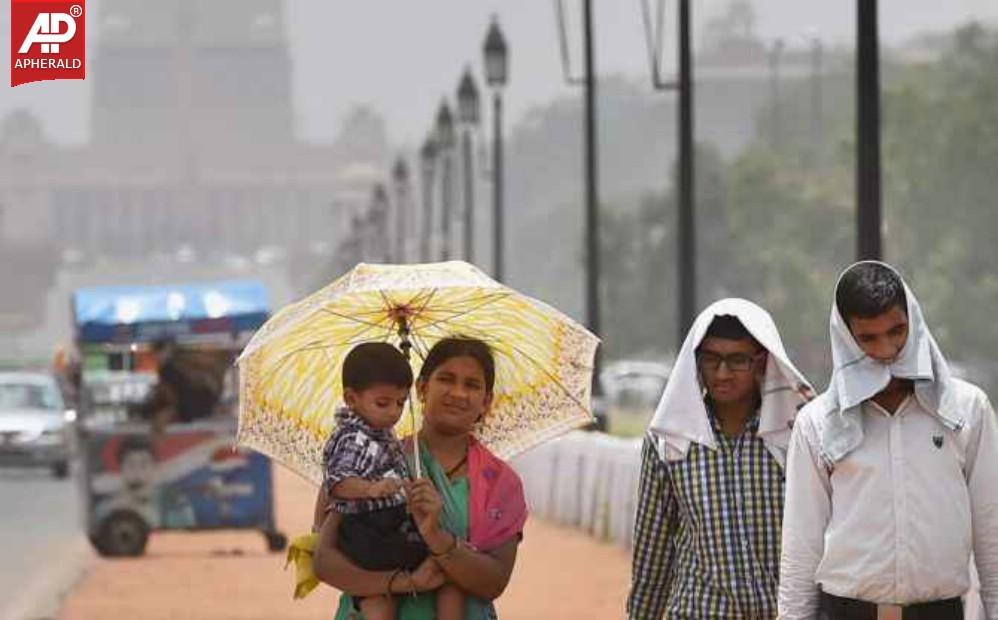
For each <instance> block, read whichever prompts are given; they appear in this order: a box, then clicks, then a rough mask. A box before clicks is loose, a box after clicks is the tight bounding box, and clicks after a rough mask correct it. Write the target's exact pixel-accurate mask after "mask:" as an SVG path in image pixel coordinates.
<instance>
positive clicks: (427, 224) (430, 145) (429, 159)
mask: <svg viewBox="0 0 998 620" xmlns="http://www.w3.org/2000/svg"><path fill="white" fill-rule="evenodd" d="M436 160H437V143H436V141H435V140H434V139H433V135H432V134H431V135H428V136H426V140H425V141H424V142H423V146H422V147H421V148H420V149H419V165H420V168H421V172H422V177H423V178H422V179H421V181H422V183H421V186H422V189H423V213H422V215H423V217H422V221H421V222H420V224H419V260H420V262H423V263H428V262H430V260H431V257H430V241H431V236H432V234H433V177H434V172H435V168H436Z"/></svg>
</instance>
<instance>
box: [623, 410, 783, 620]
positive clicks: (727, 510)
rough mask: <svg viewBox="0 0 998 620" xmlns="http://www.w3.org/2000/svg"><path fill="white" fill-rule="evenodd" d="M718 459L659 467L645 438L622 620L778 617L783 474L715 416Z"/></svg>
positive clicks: (697, 457) (751, 432) (750, 432)
mask: <svg viewBox="0 0 998 620" xmlns="http://www.w3.org/2000/svg"><path fill="white" fill-rule="evenodd" d="M711 424H712V425H713V427H714V434H715V436H716V437H717V443H718V449H717V450H712V449H710V448H708V447H706V446H703V445H701V444H698V443H693V444H691V445H690V448H689V452H688V453H687V455H686V458H685V459H683V460H679V461H674V462H663V461H662V460H661V459H660V458H659V455H658V451H657V450H656V447H655V439H654V438H652V437H651V436H650V435H649V436H646V437H645V441H644V446H643V448H642V455H641V480H640V492H639V498H638V511H637V518H636V520H635V525H634V558H633V576H632V584H631V592H630V595H629V596H628V599H627V612H628V617H629V618H631V620H639V619H640V620H652V619H654V620H659V619H660V618H669V619H678V618H689V619H692V620H707V619H708V618H724V619H730V620H734V619H738V620H758V619H771V618H775V617H776V613H777V610H776V593H777V585H778V583H777V578H778V576H779V567H780V527H781V520H782V515H783V487H784V474H783V469H782V467H781V466H780V465H779V463H778V462H777V461H776V459H775V458H773V456H772V454H771V453H770V452H769V450H767V448H766V446H765V445H764V444H763V442H762V440H761V439H759V438H758V437H757V436H756V431H757V430H758V428H759V417H758V415H756V416H755V417H754V418H753V419H752V421H751V422H749V424H748V425H747V426H746V429H745V431H744V432H743V433H742V435H741V436H739V437H737V438H728V437H727V436H726V435H724V433H722V432H721V431H720V429H719V427H718V425H717V423H716V421H715V420H714V419H713V416H711Z"/></svg>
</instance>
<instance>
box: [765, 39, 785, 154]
mask: <svg viewBox="0 0 998 620" xmlns="http://www.w3.org/2000/svg"><path fill="white" fill-rule="evenodd" d="M783 48H784V43H783V39H776V40H775V41H773V45H772V47H770V48H769V51H768V52H767V56H768V59H769V98H770V105H771V106H773V109H772V119H771V120H770V122H771V123H772V124H773V127H772V129H771V131H772V133H771V134H770V136H771V138H770V139H771V141H772V146H773V148H774V149H775V148H779V146H780V140H781V138H782V135H781V134H782V133H783V131H782V128H781V127H780V124H781V123H782V122H783V119H782V118H781V116H782V115H781V112H782V110H781V109H780V106H781V102H780V99H781V96H780V60H781V56H782V55H783Z"/></svg>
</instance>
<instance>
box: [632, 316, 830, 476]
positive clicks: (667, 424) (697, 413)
mask: <svg viewBox="0 0 998 620" xmlns="http://www.w3.org/2000/svg"><path fill="white" fill-rule="evenodd" d="M719 316H733V317H735V318H737V319H738V320H739V321H740V322H741V323H742V325H744V326H745V329H746V330H748V332H749V333H750V334H752V337H753V338H755V339H756V340H757V341H758V342H759V344H760V345H762V346H763V347H764V348H765V349H766V350H767V351H768V352H769V359H768V361H767V363H766V373H765V376H764V378H763V381H762V384H761V385H760V391H761V392H762V402H761V404H760V407H759V430H758V436H759V438H760V439H762V440H763V442H764V443H765V444H766V447H767V449H769V451H770V453H772V454H773V456H774V457H775V458H776V459H777V461H778V462H779V463H780V465H783V463H784V461H785V458H786V450H787V445H788V444H789V441H790V432H791V429H792V427H793V420H794V417H795V416H796V415H797V410H798V409H799V408H800V407H801V406H802V405H803V404H804V403H805V402H806V401H807V396H806V394H809V393H810V390H811V385H810V383H808V381H807V379H806V378H804V375H802V374H801V373H800V371H799V370H797V368H796V367H795V366H794V365H793V363H792V362H791V361H790V358H789V357H788V356H787V352H786V350H785V349H784V348H783V341H782V339H781V338H780V333H779V331H778V330H777V329H776V323H774V322H773V318H772V317H771V316H770V315H769V313H768V312H766V311H765V310H763V309H762V308H761V307H759V306H758V305H756V304H754V303H752V302H751V301H748V300H746V299H738V298H734V297H730V298H727V299H722V300H720V301H716V302H714V303H713V304H711V305H710V306H708V307H707V309H706V310H704V311H703V312H701V313H700V316H698V317H697V319H696V321H694V322H693V327H692V328H691V329H690V331H689V333H688V334H687V335H686V340H685V342H683V347H682V349H680V351H679V355H678V356H677V357H676V363H675V364H674V365H673V367H672V372H671V373H670V375H669V381H668V383H667V384H666V386H665V391H664V392H663V393H662V398H661V400H659V403H658V407H657V408H656V410H655V416H654V417H653V418H652V421H651V425H650V426H649V428H648V430H649V431H650V432H651V433H652V434H653V435H655V436H656V437H657V438H658V439H659V441H658V442H657V443H658V446H659V456H660V457H661V458H662V460H677V459H680V458H683V457H685V456H686V453H687V451H688V450H689V447H690V444H691V443H699V444H702V445H704V446H707V447H709V448H711V449H717V441H716V438H715V437H714V432H713V430H712V427H711V424H710V418H709V414H708V413H707V406H706V403H704V393H703V387H702V386H701V385H700V377H699V374H698V372H697V361H696V350H697V347H699V346H700V342H701V341H702V340H703V339H704V336H705V335H706V333H707V329H708V328H709V327H710V324H711V322H713V320H714V318H716V317H719Z"/></svg>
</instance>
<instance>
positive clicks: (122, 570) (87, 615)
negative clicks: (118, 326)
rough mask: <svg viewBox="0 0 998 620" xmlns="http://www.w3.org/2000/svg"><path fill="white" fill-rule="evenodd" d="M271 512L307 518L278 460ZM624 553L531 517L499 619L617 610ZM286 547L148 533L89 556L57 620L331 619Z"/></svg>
mask: <svg viewBox="0 0 998 620" xmlns="http://www.w3.org/2000/svg"><path fill="white" fill-rule="evenodd" d="M275 493H276V502H277V504H276V510H277V520H278V524H279V527H280V529H282V530H283V531H284V532H285V533H287V534H289V535H294V534H296V533H299V532H303V531H305V529H307V527H308V525H309V523H310V521H311V509H312V501H313V499H314V491H313V487H311V486H310V485H309V484H307V483H305V482H303V481H301V480H299V479H298V478H297V477H295V476H293V475H292V474H289V473H287V472H285V471H284V470H282V469H280V468H275ZM629 562H630V560H629V556H628V554H627V552H626V551H625V550H623V549H621V548H618V547H615V546H611V545H608V544H603V543H600V542H597V541H595V540H593V539H591V538H589V537H588V536H586V535H584V534H582V533H580V532H577V531H575V530H572V529H569V528H564V527H559V526H556V525H552V524H550V523H545V522H542V521H537V520H531V521H530V522H529V523H528V524H527V528H526V531H525V533H524V542H523V544H522V545H521V547H520V554H519V557H518V560H517V565H516V570H515V571H514V574H513V579H512V581H511V583H510V585H509V587H508V589H507V590H506V593H505V594H504V595H503V596H502V598H501V599H500V600H499V602H498V605H497V607H498V610H499V615H500V617H501V618H503V620H533V619H536V618H600V619H603V618H620V617H623V615H624V613H623V608H624V598H625V596H626V593H627V585H628V579H629V572H630V563H629ZM292 581H293V574H292V572H291V569H290V568H289V569H288V571H286V572H285V570H284V556H283V554H271V553H268V552H267V550H266V545H265V543H264V540H263V537H262V536H261V535H259V534H256V533H253V532H225V533H193V534H192V533H163V534H156V535H154V536H153V537H152V538H151V540H150V542H149V547H148V549H147V551H146V555H145V556H144V557H141V558H137V559H116V560H106V559H95V560H94V563H93V566H92V567H91V570H90V571H89V572H88V573H87V575H86V576H85V577H84V578H83V579H82V580H81V581H80V583H79V584H77V586H76V588H74V590H73V591H72V592H71V593H70V595H69V596H68V597H67V599H66V601H65V602H64V604H63V606H62V609H61V611H60V613H59V615H58V618H59V619H60V620H105V619H109V618H128V619H132V618H135V619H143V620H144V619H150V620H160V619H163V620H165V619H173V618H176V619H179V620H201V619H205V620H207V619H211V620H222V619H226V618H240V619H255V618H259V619H264V618H266V619H273V618H289V619H297V618H302V619H305V618H310V619H311V618H330V617H331V616H332V613H333V609H334V608H335V601H336V596H337V593H336V592H335V591H334V590H332V589H331V588H328V587H325V586H323V587H320V588H319V589H318V590H316V591H315V592H313V594H312V595H311V596H309V597H308V598H306V599H305V600H303V601H294V600H292V598H291V589H292Z"/></svg>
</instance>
